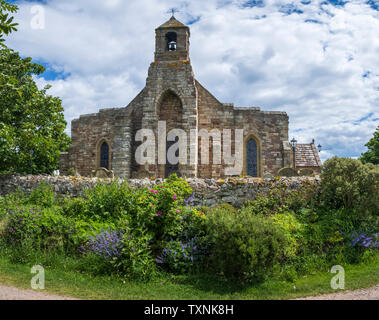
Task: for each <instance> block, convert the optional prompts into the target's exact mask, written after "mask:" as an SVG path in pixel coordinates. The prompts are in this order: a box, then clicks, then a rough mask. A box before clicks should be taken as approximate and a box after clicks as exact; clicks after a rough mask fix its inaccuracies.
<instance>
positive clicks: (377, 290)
mask: <svg viewBox="0 0 379 320" xmlns="http://www.w3.org/2000/svg"><path fill="white" fill-rule="evenodd" d="M0 300H75V299H74V298H69V297H60V296H56V295H52V294H45V293H42V292H37V291H33V290H21V289H17V288H14V287H6V286H0ZM296 300H379V284H378V285H376V286H375V287H372V288H368V289H359V290H353V291H344V292H340V293H331V294H324V295H321V296H314V297H306V298H299V299H296Z"/></svg>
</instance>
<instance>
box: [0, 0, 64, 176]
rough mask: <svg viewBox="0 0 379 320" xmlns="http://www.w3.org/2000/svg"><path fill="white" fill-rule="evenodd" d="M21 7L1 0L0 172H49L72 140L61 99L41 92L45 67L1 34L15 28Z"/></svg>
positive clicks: (47, 87)
mask: <svg viewBox="0 0 379 320" xmlns="http://www.w3.org/2000/svg"><path fill="white" fill-rule="evenodd" d="M16 11H17V6H15V5H11V4H9V3H7V2H5V1H4V0H0V45H1V47H2V49H0V173H4V172H17V173H30V172H32V173H51V172H52V171H53V170H55V169H57V167H58V162H59V154H60V152H61V151H66V150H67V148H68V146H69V144H70V138H69V137H68V136H67V134H65V133H64V130H65V128H66V124H67V123H66V121H65V120H64V116H63V108H62V105H61V100H60V99H59V98H56V97H52V96H50V95H47V94H46V91H47V90H48V89H49V88H50V86H46V87H45V88H44V89H43V90H39V89H38V87H37V85H36V83H35V82H34V80H33V75H34V76H38V75H40V74H42V73H43V72H44V71H45V68H44V67H43V66H41V65H39V64H36V63H32V62H31V61H32V59H31V58H21V57H20V56H19V54H18V53H17V52H14V51H13V50H11V49H8V48H7V47H6V46H5V45H4V44H3V43H2V42H4V39H3V38H2V36H3V35H4V34H5V35H7V34H9V33H10V32H12V31H14V30H16V28H15V26H16V25H17V24H16V23H13V17H9V14H8V13H7V12H11V13H14V12H16Z"/></svg>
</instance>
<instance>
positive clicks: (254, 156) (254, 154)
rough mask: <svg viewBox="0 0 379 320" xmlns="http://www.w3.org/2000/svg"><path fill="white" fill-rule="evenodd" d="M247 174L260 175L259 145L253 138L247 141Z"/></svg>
mask: <svg viewBox="0 0 379 320" xmlns="http://www.w3.org/2000/svg"><path fill="white" fill-rule="evenodd" d="M246 174H247V175H249V176H251V177H258V146H257V142H256V141H255V140H254V139H253V138H250V139H249V141H247V143H246Z"/></svg>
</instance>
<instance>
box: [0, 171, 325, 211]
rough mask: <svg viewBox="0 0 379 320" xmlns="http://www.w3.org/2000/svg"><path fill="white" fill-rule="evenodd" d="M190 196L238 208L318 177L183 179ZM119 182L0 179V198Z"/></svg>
mask: <svg viewBox="0 0 379 320" xmlns="http://www.w3.org/2000/svg"><path fill="white" fill-rule="evenodd" d="M186 180H187V182H188V183H189V185H190V186H191V187H192V189H193V191H194V193H193V195H192V196H191V204H192V205H207V206H212V205H215V204H216V203H217V204H219V203H230V204H232V205H234V206H241V205H242V204H243V203H244V202H245V201H247V200H253V199H254V198H255V196H256V194H257V192H258V191H259V192H263V193H265V192H268V191H269V190H270V188H272V187H274V186H277V185H286V186H287V187H288V188H290V189H298V188H301V187H303V186H304V185H305V184H309V183H315V184H318V183H319V177H318V176H316V177H281V178H274V179H259V178H238V179H236V178H233V179H225V180H215V179H196V178H188V179H186ZM112 181H120V182H121V181H123V179H120V178H115V179H99V178H87V177H74V176H72V177H71V176H44V175H39V176H31V175H28V176H20V175H0V195H3V196H4V195H6V194H9V193H12V192H14V191H16V190H17V189H18V188H20V189H21V190H22V191H24V192H25V193H27V194H28V193H30V192H31V190H32V189H33V188H35V187H36V186H38V184H40V183H41V182H45V183H47V184H49V185H51V186H52V187H53V189H54V191H55V192H56V193H57V195H58V196H68V197H77V196H81V195H83V192H84V190H85V189H86V188H91V187H94V186H95V185H96V184H97V183H111V182H112ZM126 181H127V182H128V183H129V184H130V185H131V186H132V187H135V188H141V187H153V186H154V185H156V184H160V183H162V182H163V179H157V180H149V179H128V180H126Z"/></svg>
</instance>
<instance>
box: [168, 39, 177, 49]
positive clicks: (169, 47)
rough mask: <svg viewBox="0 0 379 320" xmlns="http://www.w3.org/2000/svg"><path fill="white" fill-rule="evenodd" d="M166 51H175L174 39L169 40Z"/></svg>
mask: <svg viewBox="0 0 379 320" xmlns="http://www.w3.org/2000/svg"><path fill="white" fill-rule="evenodd" d="M168 51H176V42H175V41H171V42H170V43H169V44H168Z"/></svg>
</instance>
